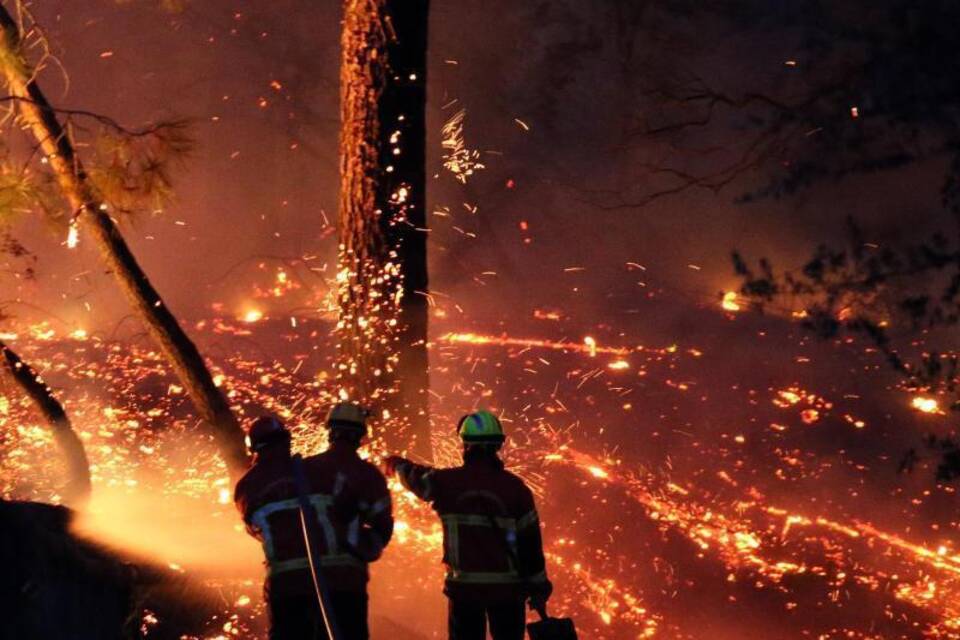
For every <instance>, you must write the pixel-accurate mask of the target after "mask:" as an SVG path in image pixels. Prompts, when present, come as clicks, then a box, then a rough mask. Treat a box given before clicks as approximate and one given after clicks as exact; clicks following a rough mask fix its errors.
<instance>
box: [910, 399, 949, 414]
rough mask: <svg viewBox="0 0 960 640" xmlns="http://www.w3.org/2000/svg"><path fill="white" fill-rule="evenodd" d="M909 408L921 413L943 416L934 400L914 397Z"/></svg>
mask: <svg viewBox="0 0 960 640" xmlns="http://www.w3.org/2000/svg"><path fill="white" fill-rule="evenodd" d="M910 406H912V407H913V408H914V409H916V410H917V411H920V412H921V413H934V414H940V415H943V411H942V410H941V409H940V403H938V402H937V401H936V399H934V398H927V397H924V396H916V397H915V398H914V399H913V400H912V401H911V403H910Z"/></svg>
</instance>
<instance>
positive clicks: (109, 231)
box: [0, 5, 247, 475]
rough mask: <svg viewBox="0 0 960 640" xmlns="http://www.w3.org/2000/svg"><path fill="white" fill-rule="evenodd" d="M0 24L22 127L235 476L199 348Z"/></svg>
mask: <svg viewBox="0 0 960 640" xmlns="http://www.w3.org/2000/svg"><path fill="white" fill-rule="evenodd" d="M0 27H2V28H3V41H2V44H0V46H2V48H3V51H2V54H3V55H2V56H0V60H2V67H3V68H2V72H3V75H4V78H5V80H6V83H7V86H8V88H9V90H10V93H11V94H13V95H14V96H15V97H17V98H19V100H18V108H19V113H20V117H21V118H22V121H23V123H24V125H25V126H26V128H29V129H30V131H31V132H32V133H33V135H34V137H35V138H36V139H37V142H38V144H39V145H40V149H41V151H42V152H43V154H44V156H45V158H46V160H47V162H48V163H49V166H50V167H51V169H52V170H53V173H54V175H55V176H56V178H57V182H58V183H59V185H60V188H61V190H62V192H63V194H64V196H65V198H66V200H67V201H68V203H69V204H70V207H71V209H72V211H73V215H74V216H75V218H76V219H77V221H78V222H79V223H80V224H81V225H82V226H83V228H84V230H85V231H86V232H87V233H89V234H90V235H91V236H92V237H93V238H94V240H95V241H96V244H97V246H98V248H99V249H100V253H101V256H102V258H103V260H104V262H106V264H107V266H108V267H109V269H110V271H111V272H112V273H113V275H114V277H115V278H116V279H117V282H118V283H119V284H120V288H121V289H122V290H123V292H124V294H126V296H127V299H128V301H129V302H130V304H131V305H132V306H133V308H134V309H135V310H136V312H137V314H138V315H139V316H140V318H141V320H143V322H144V324H145V325H146V327H147V330H148V331H149V333H150V335H151V336H152V337H153V339H154V340H155V341H156V342H157V344H158V345H159V347H160V350H161V351H162V352H163V354H164V356H165V357H166V359H167V361H168V362H169V364H170V365H171V367H172V368H173V370H174V372H175V373H176V374H177V376H178V377H179V378H180V380H181V382H182V383H183V386H184V388H185V389H186V390H187V394H188V395H189V396H190V399H191V400H192V402H193V404H194V406H195V407H196V408H197V411H198V413H199V414H200V416H201V417H202V418H203V420H205V421H206V422H207V424H209V425H210V426H211V427H212V431H213V437H214V440H215V441H216V443H217V445H218V447H219V450H220V453H221V455H222V456H223V458H224V460H225V462H226V464H227V467H228V469H230V471H231V473H232V474H234V475H238V474H239V473H240V472H241V471H243V470H244V469H245V468H246V466H247V453H246V448H245V447H244V434H243V430H242V429H241V427H240V425H239V423H238V422H237V419H236V416H234V415H233V411H231V410H230V406H229V405H228V404H227V401H226V398H225V397H224V396H223V394H222V393H221V392H220V389H218V388H217V386H216V385H215V384H214V383H213V377H212V376H211V375H210V371H209V370H208V369H207V366H206V364H205V363H204V361H203V358H202V357H201V356H200V352H199V351H198V350H197V347H196V346H195V345H194V344H193V342H192V341H191V340H190V338H189V337H188V336H187V334H186V333H185V332H184V331H183V329H182V328H181V327H180V325H179V324H178V323H177V320H176V318H175V317H174V315H173V314H172V313H171V312H170V310H169V309H168V308H167V306H166V305H165V304H164V302H163V300H162V299H161V298H160V294H159V293H157V291H156V289H154V288H153V285H152V284H151V283H150V280H149V279H148V278H147V275H146V273H144V271H143V269H141V268H140V265H139V264H138V263H137V260H136V258H135V257H134V256H133V253H132V252H131V251H130V247H129V246H127V243H126V241H125V240H124V239H123V236H122V235H121V234H120V230H119V229H118V228H117V226H116V224H115V223H114V221H113V218H111V217H110V214H109V213H108V212H107V205H106V204H105V203H103V202H102V201H100V199H99V197H98V195H97V193H96V191H95V189H94V188H93V186H92V185H91V184H90V181H89V179H88V178H87V174H86V172H85V170H84V168H83V164H82V163H81V161H80V157H79V156H78V155H77V154H76V152H75V150H74V148H73V144H72V143H71V141H70V138H69V137H68V136H67V135H66V132H65V131H64V129H63V127H62V125H61V124H60V121H59V119H58V118H57V114H56V111H55V110H54V108H53V107H52V106H51V105H50V103H49V102H48V101H47V99H46V97H45V96H44V94H43V93H42V92H41V91H40V88H39V86H38V85H37V83H36V79H35V73H34V69H32V68H31V66H30V64H29V63H28V62H27V61H26V59H25V57H24V55H23V51H22V40H21V33H20V27H19V25H18V24H17V22H16V21H15V20H14V19H13V18H12V17H11V15H10V13H9V12H8V11H7V10H6V8H4V7H3V6H2V5H0Z"/></svg>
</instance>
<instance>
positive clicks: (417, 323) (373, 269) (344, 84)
mask: <svg viewBox="0 0 960 640" xmlns="http://www.w3.org/2000/svg"><path fill="white" fill-rule="evenodd" d="M428 14H429V0H346V1H345V3H344V23H343V35H342V42H341V46H342V66H341V71H340V94H341V95H340V101H341V102H340V117H341V126H342V130H341V138H340V177H341V183H340V213H339V227H340V228H339V230H340V235H339V239H340V247H339V249H340V255H339V271H338V273H339V275H338V281H339V284H340V291H339V296H340V320H339V323H338V332H339V336H340V349H341V354H340V362H339V377H340V380H341V381H342V383H343V388H344V391H345V392H346V393H347V394H348V395H349V396H350V397H351V398H358V399H360V400H361V401H364V402H367V403H369V404H371V405H373V406H376V407H378V408H382V409H383V410H384V415H383V417H384V418H385V419H386V420H385V422H386V423H387V424H389V425H390V430H389V432H385V433H384V436H385V439H386V440H387V441H388V443H389V444H392V445H395V446H402V447H404V448H407V449H409V450H412V451H415V452H418V453H420V454H421V455H427V456H428V455H429V453H430V439H429V436H430V430H429V415H428V398H427V390H428V387H429V379H428V373H427V297H426V295H427V235H426V228H425V227H426V212H425V204H426V198H425V191H426V180H425V171H426V169H425V162H426V113H425V106H426V71H427V69H426V48H427V22H428Z"/></svg>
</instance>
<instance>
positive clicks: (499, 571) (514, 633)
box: [386, 411, 552, 640]
mask: <svg viewBox="0 0 960 640" xmlns="http://www.w3.org/2000/svg"><path fill="white" fill-rule="evenodd" d="M458 432H459V434H460V439H461V440H462V441H463V445H464V449H463V465H462V466H460V467H455V468H452V469H433V468H431V467H427V466H423V465H419V464H415V463H413V462H411V461H409V460H405V459H403V458H399V457H396V456H391V457H390V458H387V460H386V468H387V473H388V474H393V473H395V474H396V475H397V476H398V477H399V479H400V481H401V482H402V483H403V485H404V486H405V487H406V488H407V489H409V490H410V491H412V492H413V493H414V494H416V495H417V496H418V497H420V498H421V499H423V500H426V501H428V502H430V503H432V505H433V508H434V510H435V511H436V512H437V513H438V514H439V516H440V520H441V521H442V522H443V536H444V545H443V549H444V553H443V561H444V564H446V566H447V578H446V583H445V586H444V593H445V594H446V595H447V597H448V599H449V616H448V627H449V637H450V638H451V639H452V640H483V638H486V628H487V624H488V623H489V626H490V635H491V636H492V637H493V639H494V640H522V638H523V635H524V623H525V618H526V614H525V611H524V604H525V602H526V601H527V600H528V599H529V600H530V605H531V607H533V608H536V609H538V610H543V609H544V608H545V606H546V602H547V599H548V598H549V597H550V593H551V591H552V587H551V585H550V582H549V580H547V574H546V569H545V563H544V557H543V543H542V539H541V536H540V520H539V517H538V516H537V510H536V507H535V505H534V501H533V494H532V493H531V492H530V489H528V488H527V486H526V484H524V482H523V480H521V479H520V478H518V477H517V476H515V475H514V474H512V473H510V472H509V471H507V470H506V469H505V468H504V465H503V462H502V461H501V460H500V457H499V455H498V452H499V451H500V448H501V447H502V446H503V441H504V434H503V427H502V426H501V424H500V421H499V420H498V419H497V417H496V416H494V415H493V414H492V413H490V412H489V411H477V412H476V413H471V414H469V415H467V416H464V417H463V418H462V419H461V420H460V423H459V425H458Z"/></svg>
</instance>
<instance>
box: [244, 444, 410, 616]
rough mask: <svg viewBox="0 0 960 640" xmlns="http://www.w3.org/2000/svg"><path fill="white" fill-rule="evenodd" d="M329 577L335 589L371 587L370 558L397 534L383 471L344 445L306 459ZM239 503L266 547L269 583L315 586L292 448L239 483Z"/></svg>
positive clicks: (279, 587) (272, 589)
mask: <svg viewBox="0 0 960 640" xmlns="http://www.w3.org/2000/svg"><path fill="white" fill-rule="evenodd" d="M303 472H304V476H305V478H306V482H307V486H308V488H309V496H308V498H309V501H310V503H311V504H312V505H313V509H314V512H315V514H316V526H315V527H313V528H312V534H311V535H313V536H315V537H316V540H317V547H318V548H319V552H320V564H321V566H322V568H323V575H324V577H325V578H326V582H327V584H328V586H329V588H330V590H331V591H361V592H362V591H364V590H365V589H366V584H367V581H368V578H369V573H368V570H367V563H368V562H371V561H373V560H376V559H377V558H379V557H380V554H381V553H382V552H383V548H384V547H385V546H386V545H387V542H389V540H390V536H391V535H392V533H393V515H392V513H391V504H390V494H389V492H388V491H387V483H386V480H385V479H384V477H383V475H382V474H381V473H380V471H379V470H378V469H377V468H376V467H375V466H373V465H372V464H370V463H368V462H366V461H364V460H361V459H360V457H359V456H358V455H357V452H356V450H355V449H353V448H352V447H349V446H343V445H341V444H339V443H334V445H333V446H332V447H331V448H330V449H329V450H327V451H326V452H324V453H322V454H320V455H317V456H311V457H309V458H306V459H304V460H303ZM234 501H235V503H236V505H237V508H238V509H239V510H240V513H241V514H242V515H243V520H244V522H245V523H246V525H247V531H248V532H249V533H250V535H252V536H254V537H255V538H256V539H257V540H259V541H260V543H261V544H262V545H263V552H264V555H265V556H266V562H265V565H266V569H267V579H266V584H265V589H266V590H267V592H268V593H270V594H271V595H274V596H281V597H282V596H284V595H303V594H308V593H312V592H313V583H312V579H311V577H310V567H309V562H308V560H307V552H306V544H305V543H304V539H303V529H302V525H301V521H300V503H299V500H298V496H297V489H296V485H295V483H294V480H293V475H292V461H291V458H290V456H289V454H288V453H287V452H286V451H281V452H275V453H274V455H269V456H268V455H263V456H261V457H260V458H259V459H258V460H257V462H256V463H255V464H254V465H253V466H252V467H251V468H250V470H249V471H247V473H246V474H245V475H244V476H243V477H242V478H241V479H240V481H239V482H238V483H237V487H236V491H235V494H234Z"/></svg>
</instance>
